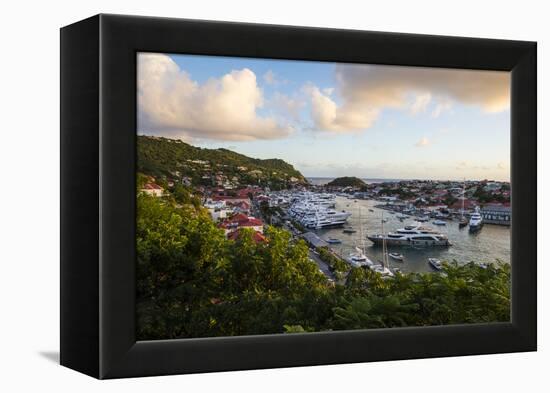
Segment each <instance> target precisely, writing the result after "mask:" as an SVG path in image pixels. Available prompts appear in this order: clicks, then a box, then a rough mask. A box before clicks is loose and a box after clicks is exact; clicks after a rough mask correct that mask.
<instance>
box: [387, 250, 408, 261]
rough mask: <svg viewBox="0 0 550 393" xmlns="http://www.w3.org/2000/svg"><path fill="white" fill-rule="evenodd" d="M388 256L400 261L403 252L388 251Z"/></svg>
mask: <svg viewBox="0 0 550 393" xmlns="http://www.w3.org/2000/svg"><path fill="white" fill-rule="evenodd" d="M388 255H389V256H390V258H393V259H395V260H397V261H402V260H403V259H404V257H403V254H399V253H398V252H390V253H389V254H388Z"/></svg>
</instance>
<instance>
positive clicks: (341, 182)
mask: <svg viewBox="0 0 550 393" xmlns="http://www.w3.org/2000/svg"><path fill="white" fill-rule="evenodd" d="M366 185H367V183H365V182H364V181H363V180H361V179H359V178H358V177H354V176H344V177H337V178H336V179H334V180H332V181H331V182H329V183H328V184H327V186H328V187H364V186H366Z"/></svg>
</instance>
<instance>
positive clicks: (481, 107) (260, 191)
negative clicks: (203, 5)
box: [61, 15, 537, 378]
mask: <svg viewBox="0 0 550 393" xmlns="http://www.w3.org/2000/svg"><path fill="white" fill-rule="evenodd" d="M535 153H536V44H535V43H533V42H520V41H504V40H488V39H475V38H458V37H439V36H422V35H410V34H396V33H378V32H363V31H349V30H331V29H314V28H301V27H285V26H267V25H254V24H239V23H225V22H206V21H192V20H178V19H163V18H146V17H131V16H118V15H98V16H94V17H92V18H89V19H87V20H84V21H81V22H77V23H75V24H73V25H70V26H67V27H64V28H62V29H61V154H62V156H61V195H62V200H61V228H62V233H61V364H63V365H65V366H67V367H70V368H73V369H75V370H78V371H80V372H83V373H86V374H88V375H91V376H94V377H97V378H120V377H131V376H145V375H162V374H177V373H193V372H207V371H224V370H241V369H254V368H269V367H289V366H303V365H320V364H336V363H348V362H365V361H376V360H391V359H413V358H421V357H442V356H458V355H470V354H488V353H503V352H517V351H533V350H536V263H537V255H536V170H537V168H536V154H535Z"/></svg>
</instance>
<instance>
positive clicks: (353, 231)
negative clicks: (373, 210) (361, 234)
mask: <svg viewBox="0 0 550 393" xmlns="http://www.w3.org/2000/svg"><path fill="white" fill-rule="evenodd" d="M342 232H344V233H355V232H357V231H356V230H355V229H353V228H344V230H343V231H342Z"/></svg>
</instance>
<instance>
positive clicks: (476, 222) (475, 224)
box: [469, 209, 483, 232]
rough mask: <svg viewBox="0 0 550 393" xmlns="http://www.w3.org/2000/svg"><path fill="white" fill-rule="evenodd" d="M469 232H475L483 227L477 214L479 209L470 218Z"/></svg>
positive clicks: (479, 215)
mask: <svg viewBox="0 0 550 393" xmlns="http://www.w3.org/2000/svg"><path fill="white" fill-rule="evenodd" d="M469 224H470V232H477V231H479V230H480V229H481V227H482V226H483V217H481V214H479V209H476V212H475V213H473V214H472V215H471V216H470V222H469Z"/></svg>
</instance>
